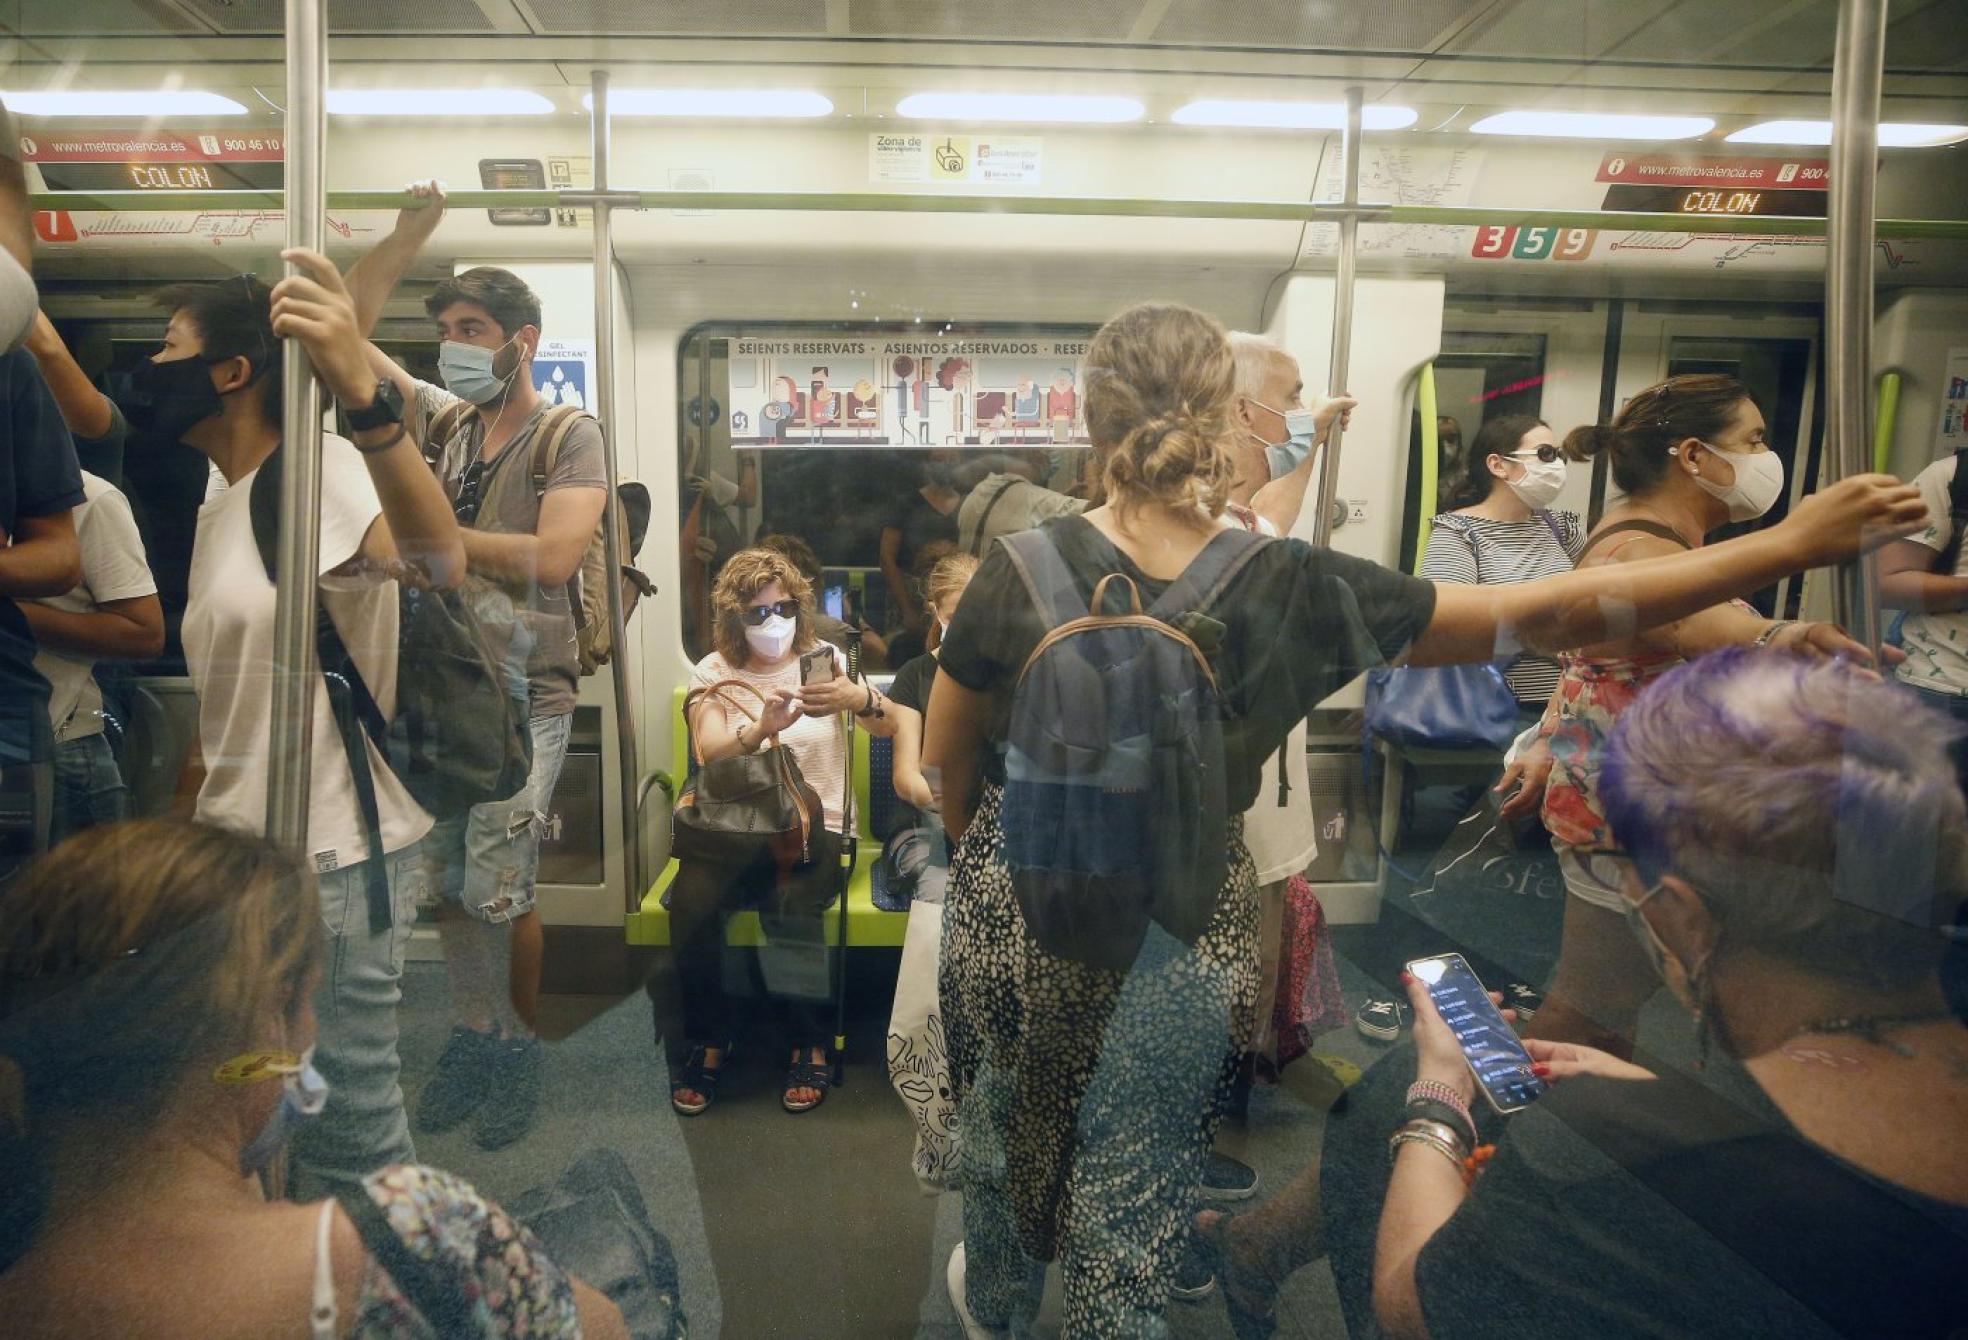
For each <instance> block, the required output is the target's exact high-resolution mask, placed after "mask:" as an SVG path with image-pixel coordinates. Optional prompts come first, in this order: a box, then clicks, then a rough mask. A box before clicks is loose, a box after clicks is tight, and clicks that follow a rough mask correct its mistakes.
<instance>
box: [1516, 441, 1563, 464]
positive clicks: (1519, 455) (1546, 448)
mask: <svg viewBox="0 0 1968 1340" xmlns="http://www.w3.org/2000/svg"><path fill="white" fill-rule="evenodd" d="M1532 454H1533V455H1535V456H1536V457H1537V458H1538V459H1539V460H1541V461H1543V462H1544V463H1545V464H1546V465H1549V464H1551V463H1552V462H1553V461H1555V460H1557V459H1558V457H1559V455H1560V454H1561V453H1560V452H1559V450H1558V448H1556V447H1554V446H1552V445H1551V444H1550V443H1549V442H1547V443H1545V444H1544V445H1543V446H1541V447H1539V448H1538V449H1537V450H1536V451H1535V452H1533V453H1532ZM1504 459H1505V460H1511V461H1521V460H1523V459H1524V453H1523V452H1521V451H1513V452H1511V453H1510V454H1509V455H1508V456H1506V457H1505V458H1504Z"/></svg>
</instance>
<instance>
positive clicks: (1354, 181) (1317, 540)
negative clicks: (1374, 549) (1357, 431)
mask: <svg viewBox="0 0 1968 1340" xmlns="http://www.w3.org/2000/svg"><path fill="white" fill-rule="evenodd" d="M1363 101H1364V94H1363V93H1362V91H1361V90H1360V88H1359V87H1358V86H1355V87H1353V88H1349V89H1347V90H1346V139H1345V142H1344V143H1343V144H1341V146H1340V174H1341V181H1342V190H1343V193H1342V194H1341V196H1340V201H1339V202H1340V204H1341V205H1343V206H1345V209H1344V211H1343V212H1342V213H1341V214H1340V216H1339V266H1338V269H1337V270H1335V271H1334V274H1333V333H1332V366H1331V370H1330V371H1329V372H1328V374H1327V376H1326V390H1327V391H1328V392H1329V393H1330V394H1332V395H1339V394H1341V393H1342V392H1344V391H1345V390H1346V378H1347V371H1348V369H1349V368H1350V367H1351V365H1352V362H1353V270H1354V263H1355V260H1356V259H1357V256H1356V253H1357V252H1358V250H1359V243H1360V215H1359V213H1358V206H1359V204H1360V109H1361V103H1362V102H1363ZM1339 438H1340V431H1339V422H1338V420H1334V421H1333V426H1332V429H1331V431H1330V432H1329V433H1327V435H1326V449H1325V451H1324V452H1322V453H1321V454H1320V456H1319V502H1318V510H1317V511H1316V512H1315V513H1314V514H1313V517H1312V543H1314V544H1316V545H1319V546H1321V547H1324V546H1325V544H1326V543H1327V542H1328V541H1329V540H1331V539H1332V527H1333V503H1334V495H1335V494H1336V493H1338V492H1339Z"/></svg>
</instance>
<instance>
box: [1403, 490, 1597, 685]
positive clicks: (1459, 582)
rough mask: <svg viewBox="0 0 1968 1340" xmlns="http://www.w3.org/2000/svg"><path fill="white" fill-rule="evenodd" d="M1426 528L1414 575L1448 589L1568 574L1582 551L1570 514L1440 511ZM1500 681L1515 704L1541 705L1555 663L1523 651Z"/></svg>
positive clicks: (1581, 534)
mask: <svg viewBox="0 0 1968 1340" xmlns="http://www.w3.org/2000/svg"><path fill="white" fill-rule="evenodd" d="M1431 524H1432V525H1433V527H1434V528H1433V529H1432V530H1431V531H1430V532H1429V535H1428V552H1427V554H1426V555H1424V556H1423V558H1422V560H1421V572H1420V574H1419V575H1420V576H1423V577H1426V578H1428V579H1429V580H1430V581H1436V582H1446V583H1448V584H1450V585H1454V586H1508V585H1510V584H1511V583H1513V582H1530V581H1536V580H1537V579H1538V578H1540V577H1550V576H1554V575H1555V574H1557V573H1560V572H1570V571H1571V570H1572V564H1573V563H1574V562H1575V561H1577V559H1578V556H1579V554H1580V553H1582V552H1583V551H1584V549H1585V528H1584V527H1583V526H1581V525H1580V524H1579V519H1578V515H1577V513H1574V512H1540V513H1537V514H1535V515H1533V516H1532V517H1531V519H1530V520H1528V521H1493V520H1491V519H1490V518H1489V517H1484V516H1473V515H1471V514H1470V513H1468V512H1445V513H1443V514H1442V515H1441V516H1438V517H1436V518H1435V520H1434V521H1433V523H1431ZM1504 678H1505V679H1506V680H1508V681H1509V683H1510V690H1511V692H1512V693H1515V694H1516V695H1517V701H1518V702H1520V703H1536V704H1538V705H1540V706H1542V705H1543V703H1544V701H1545V700H1546V699H1547V698H1549V697H1550V696H1551V693H1552V690H1554V689H1556V688H1557V687H1558V663H1557V662H1556V661H1554V660H1552V659H1551V658H1550V657H1548V656H1537V655H1534V654H1532V653H1530V652H1525V653H1524V654H1523V655H1521V656H1519V657H1518V658H1517V661H1516V664H1514V665H1512V666H1511V667H1510V669H1509V670H1507V671H1505V672H1504Z"/></svg>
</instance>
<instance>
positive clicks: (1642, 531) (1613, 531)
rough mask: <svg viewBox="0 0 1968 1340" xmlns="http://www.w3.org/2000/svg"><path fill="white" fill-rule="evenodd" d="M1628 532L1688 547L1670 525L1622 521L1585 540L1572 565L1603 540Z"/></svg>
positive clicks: (1582, 560)
mask: <svg viewBox="0 0 1968 1340" xmlns="http://www.w3.org/2000/svg"><path fill="white" fill-rule="evenodd" d="M1628 533H1633V534H1639V535H1651V536H1653V537H1654V538H1655V539H1657V540H1668V541H1670V542H1672V543H1674V544H1678V545H1680V546H1681V547H1682V548H1683V549H1686V548H1688V547H1689V545H1688V542H1687V541H1686V540H1684V539H1682V538H1681V536H1680V535H1679V534H1677V533H1676V532H1675V531H1674V530H1673V529H1672V528H1671V527H1668V526H1663V525H1660V524H1659V523H1657V522H1653V521H1622V522H1619V523H1618V524H1617V525H1612V526H1608V527H1606V529H1604V530H1602V531H1600V532H1599V533H1598V534H1597V535H1595V536H1593V537H1592V538H1591V539H1589V540H1587V541H1586V542H1585V548H1583V549H1581V550H1579V556H1578V557H1577V558H1576V559H1575V560H1573V563H1572V566H1573V567H1577V566H1578V565H1579V564H1581V563H1583V562H1585V556H1586V555H1587V554H1589V553H1591V552H1592V551H1593V550H1594V549H1597V548H1598V547H1599V545H1600V544H1601V542H1603V541H1604V540H1606V539H1608V538H1610V537H1612V536H1614V535H1622V534H1628Z"/></svg>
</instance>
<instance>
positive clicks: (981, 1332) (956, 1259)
mask: <svg viewBox="0 0 1968 1340" xmlns="http://www.w3.org/2000/svg"><path fill="white" fill-rule="evenodd" d="M943 1281H944V1283H945V1284H946V1285H947V1286H948V1288H949V1290H950V1306H951V1307H953V1308H955V1309H956V1310H957V1324H958V1325H960V1326H962V1327H963V1333H964V1340H999V1337H1000V1336H1002V1335H1003V1334H1004V1332H1003V1331H994V1330H992V1329H991V1328H990V1327H988V1326H986V1325H985V1324H984V1323H983V1322H981V1321H979V1320H978V1319H977V1318H975V1317H973V1316H971V1315H970V1305H969V1304H968V1303H966V1302H964V1245H963V1244H962V1243H961V1242H960V1243H958V1244H957V1246H956V1249H955V1250H954V1251H952V1252H951V1253H950V1268H949V1269H948V1270H947V1271H945V1272H944V1275H943Z"/></svg>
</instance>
